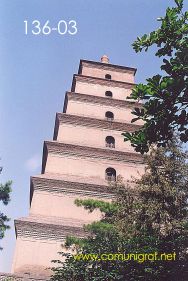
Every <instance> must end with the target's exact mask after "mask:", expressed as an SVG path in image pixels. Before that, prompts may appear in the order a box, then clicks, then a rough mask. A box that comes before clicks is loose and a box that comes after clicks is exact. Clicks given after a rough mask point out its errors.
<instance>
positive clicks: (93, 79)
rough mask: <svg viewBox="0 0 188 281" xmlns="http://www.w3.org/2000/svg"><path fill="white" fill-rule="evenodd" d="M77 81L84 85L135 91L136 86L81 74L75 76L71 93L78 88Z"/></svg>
mask: <svg viewBox="0 0 188 281" xmlns="http://www.w3.org/2000/svg"><path fill="white" fill-rule="evenodd" d="M77 81H79V82H83V83H90V84H97V85H104V86H108V87H119V88H125V89H133V88H134V87H135V86H136V84H134V83H129V82H122V81H116V80H108V79H103V78H98V77H93V76H85V75H80V74H74V75H73V81H72V87H71V92H74V91H75V86H76V82H77Z"/></svg>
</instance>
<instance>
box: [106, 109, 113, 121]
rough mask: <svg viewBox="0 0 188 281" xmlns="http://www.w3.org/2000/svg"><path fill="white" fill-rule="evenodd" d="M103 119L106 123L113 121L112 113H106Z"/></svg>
mask: <svg viewBox="0 0 188 281" xmlns="http://www.w3.org/2000/svg"><path fill="white" fill-rule="evenodd" d="M105 117H106V119H107V120H108V121H112V120H114V113H112V112H111V111H107V112H106V113H105Z"/></svg>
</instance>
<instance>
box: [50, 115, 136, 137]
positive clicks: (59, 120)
mask: <svg viewBox="0 0 188 281" xmlns="http://www.w3.org/2000/svg"><path fill="white" fill-rule="evenodd" d="M60 124H70V125H74V126H84V127H92V128H99V129H100V128H101V129H106V130H115V131H120V132H125V131H126V132H134V131H136V130H139V129H140V128H141V126H140V125H135V124H132V123H122V122H117V121H108V120H106V119H97V118H90V117H85V116H78V115H72V114H66V113H57V114H56V121H55V127H54V137H53V139H54V140H56V139H57V134H58V129H59V125H60Z"/></svg>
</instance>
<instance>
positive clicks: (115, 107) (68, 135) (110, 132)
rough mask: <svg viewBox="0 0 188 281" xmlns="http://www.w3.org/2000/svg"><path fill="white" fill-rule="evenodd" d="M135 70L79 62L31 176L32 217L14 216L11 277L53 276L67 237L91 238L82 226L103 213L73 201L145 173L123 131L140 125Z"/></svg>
mask: <svg viewBox="0 0 188 281" xmlns="http://www.w3.org/2000/svg"><path fill="white" fill-rule="evenodd" d="M135 72H136V69H135V68H131V67H125V66H119V65H113V64H110V63H109V59H108V57H107V56H103V57H102V58H101V62H94V61H88V60H81V61H80V65H79V69H78V74H74V75H73V80H72V87H71V91H69V92H66V95H65V101H64V108H63V113H57V114H56V120H55V128H54V136H53V141H45V142H44V148H43V158H42V172H41V174H40V175H38V176H33V177H31V187H30V212H29V216H28V217H24V218H20V219H17V220H16V221H15V230H16V238H17V239H16V249H15V254H14V260H13V266H12V273H13V274H15V275H17V276H23V278H25V277H26V276H28V278H30V277H31V278H32V276H34V277H33V278H36V279H32V280H39V279H40V280H47V279H48V277H47V276H49V274H50V270H49V269H47V268H49V267H51V266H54V264H52V263H51V260H53V259H59V258H60V256H59V254H58V252H59V251H61V250H62V249H61V244H62V243H63V241H64V240H65V237H66V236H67V235H74V236H75V235H76V236H78V237H83V236H85V235H86V233H85V232H84V230H83V225H84V224H88V223H91V222H92V221H94V220H98V219H100V217H101V214H100V212H97V211H94V212H93V213H88V212H87V211H86V210H85V209H84V208H83V207H77V206H76V205H75V204H74V201H75V199H77V198H80V199H84V198H93V199H101V200H111V198H112V196H113V194H111V193H110V192H109V189H108V184H109V181H115V180H116V179H117V176H118V175H121V176H122V177H123V178H124V181H127V180H130V179H131V176H137V175H138V171H139V172H140V173H142V172H143V170H144V166H143V159H142V156H141V155H139V154H137V153H135V151H134V150H133V148H132V147H131V145H130V144H129V143H128V142H124V139H123V136H122V135H121V134H122V132H125V131H129V132H132V131H134V130H136V129H138V128H139V126H140V125H141V123H139V122H138V123H136V124H131V119H132V117H133V116H132V114H131V111H132V109H133V108H134V107H135V103H134V102H133V101H130V100H127V99H126V98H127V97H128V96H129V95H130V94H131V91H132V88H133V87H134V85H135V84H134V76H135ZM136 106H140V105H139V104H136ZM24 276H25V277H24ZM37 278H38V279H37ZM19 280H20V279H19ZM24 280H30V279H24Z"/></svg>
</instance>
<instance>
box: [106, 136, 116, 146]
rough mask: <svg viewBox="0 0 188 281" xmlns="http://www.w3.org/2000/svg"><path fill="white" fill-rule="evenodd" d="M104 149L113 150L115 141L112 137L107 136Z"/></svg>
mask: <svg viewBox="0 0 188 281" xmlns="http://www.w3.org/2000/svg"><path fill="white" fill-rule="evenodd" d="M105 141H106V147H109V148H115V139H114V137H112V136H107V137H106V139H105Z"/></svg>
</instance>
